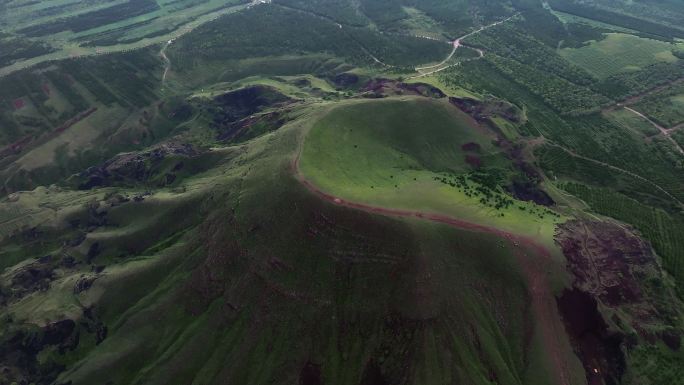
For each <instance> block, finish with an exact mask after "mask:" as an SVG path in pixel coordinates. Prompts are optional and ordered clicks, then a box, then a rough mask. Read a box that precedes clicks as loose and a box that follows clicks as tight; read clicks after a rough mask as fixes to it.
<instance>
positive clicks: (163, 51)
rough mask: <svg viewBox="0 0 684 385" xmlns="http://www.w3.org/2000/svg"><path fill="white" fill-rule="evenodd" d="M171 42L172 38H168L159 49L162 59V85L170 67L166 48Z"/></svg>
mask: <svg viewBox="0 0 684 385" xmlns="http://www.w3.org/2000/svg"><path fill="white" fill-rule="evenodd" d="M171 43H173V39H171V40H169V41H167V42H166V44H164V46H163V47H162V49H161V50H160V51H159V56H161V58H162V60H163V61H164V73H163V74H162V85H163V84H164V82H165V81H166V75H167V74H168V73H169V70H170V69H171V60H170V59H169V57H168V56H166V49H167V48H169V46H170V45H171Z"/></svg>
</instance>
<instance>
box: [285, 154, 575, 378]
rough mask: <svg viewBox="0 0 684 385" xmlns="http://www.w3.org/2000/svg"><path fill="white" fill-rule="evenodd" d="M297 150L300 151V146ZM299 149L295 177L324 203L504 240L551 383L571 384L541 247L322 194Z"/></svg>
mask: <svg viewBox="0 0 684 385" xmlns="http://www.w3.org/2000/svg"><path fill="white" fill-rule="evenodd" d="M301 147H302V148H303V145H302V146H301ZM302 148H300V150H299V151H298V154H297V155H296V157H295V159H294V160H293V162H292V169H293V172H294V174H295V177H296V179H297V180H298V181H299V182H300V183H301V184H302V185H303V186H304V187H306V189H307V190H309V191H310V192H311V193H313V194H314V195H316V196H318V197H319V198H321V199H323V200H325V201H327V202H330V203H333V204H335V205H337V206H342V207H348V208H351V209H356V210H362V211H366V212H370V213H374V214H379V215H384V216H389V217H396V218H415V219H419V220H426V221H431V222H435V223H441V224H445V225H447V226H451V227H454V228H457V229H461V230H467V231H478V232H483V233H488V234H493V235H496V236H499V237H501V238H504V239H506V240H507V241H508V242H509V243H510V244H511V245H512V246H513V248H514V250H515V256H516V259H517V260H518V263H519V265H520V268H521V271H522V273H523V275H524V276H525V279H526V281H527V284H528V290H529V294H530V297H531V301H532V303H531V305H532V313H533V316H534V319H535V320H536V321H537V322H536V327H537V328H538V330H537V332H538V333H539V335H540V337H541V340H542V343H543V345H544V349H545V353H547V354H548V359H549V360H550V364H551V365H552V370H553V373H552V375H553V376H554V378H553V383H554V384H558V385H571V384H572V382H571V380H570V378H571V374H570V369H569V367H568V363H567V355H566V354H564V352H566V351H568V350H567V346H569V345H568V343H567V337H566V336H567V335H566V333H565V330H564V327H563V323H562V320H561V319H560V316H559V315H558V311H557V305H556V300H555V296H554V294H553V292H552V291H551V286H550V282H549V281H548V271H549V266H550V265H551V264H552V258H551V253H550V252H549V250H548V249H547V248H546V247H545V246H544V245H542V244H541V243H539V242H537V241H536V240H535V239H534V238H532V237H529V236H523V235H520V234H514V233H511V232H508V231H504V230H501V229H498V228H496V227H492V226H486V225H482V224H478V223H474V222H469V221H465V220H463V219H459V218H456V217H451V216H448V215H443V214H436V213H429V212H422V211H413V210H404V209H393V208H386V207H380V206H373V205H369V204H365V203H359V202H353V201H349V200H345V199H343V198H340V197H337V196H334V195H332V194H329V193H326V192H324V191H323V190H321V189H320V188H318V187H317V186H316V185H314V184H313V183H312V182H311V181H309V180H308V179H306V177H305V176H304V175H303V173H302V172H301V170H300V167H299V160H300V156H301V151H302ZM540 257H541V258H540Z"/></svg>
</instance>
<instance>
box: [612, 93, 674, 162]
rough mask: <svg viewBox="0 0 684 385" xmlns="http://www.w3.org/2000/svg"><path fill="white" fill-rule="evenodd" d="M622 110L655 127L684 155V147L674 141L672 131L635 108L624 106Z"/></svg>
mask: <svg viewBox="0 0 684 385" xmlns="http://www.w3.org/2000/svg"><path fill="white" fill-rule="evenodd" d="M618 106H620V104H618ZM622 108H624V109H625V110H627V111H629V112H631V113H633V114H635V115H637V116H639V117H641V118H642V119H644V120H645V121H647V122H649V123H650V124H651V125H652V126H653V127H655V128H657V129H658V131H660V133H661V134H663V136H664V137H666V138H667V139H669V140H670V142H671V143H672V145H673V146H674V148H676V149H677V151H678V152H679V153H680V154H682V155H684V150H683V149H682V147H681V146H680V145H679V143H677V141H675V140H674V139H672V137H671V136H670V130H668V129H667V128H665V127H663V126H661V125H660V124H658V123H656V122H654V121H653V120H651V119H650V118H649V117H647V116H646V115H644V114H642V113H641V112H639V111H637V110H635V109H633V108H631V107H628V106H622Z"/></svg>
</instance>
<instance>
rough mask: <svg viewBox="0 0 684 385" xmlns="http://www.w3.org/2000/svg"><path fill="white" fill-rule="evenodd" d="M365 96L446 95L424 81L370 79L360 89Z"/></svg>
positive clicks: (440, 96)
mask: <svg viewBox="0 0 684 385" xmlns="http://www.w3.org/2000/svg"><path fill="white" fill-rule="evenodd" d="M361 91H362V92H364V93H365V94H364V96H366V97H376V98H379V97H385V96H391V95H416V96H423V97H426V98H436V99H439V98H443V97H445V96H446V95H445V94H444V92H442V90H440V89H439V88H437V87H435V86H432V85H430V84H426V83H402V82H398V81H396V80H392V79H382V78H379V79H372V80H370V81H368V82H367V83H366V84H365V85H364V87H363V88H362V89H361Z"/></svg>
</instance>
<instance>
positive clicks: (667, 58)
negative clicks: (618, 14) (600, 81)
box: [559, 33, 678, 78]
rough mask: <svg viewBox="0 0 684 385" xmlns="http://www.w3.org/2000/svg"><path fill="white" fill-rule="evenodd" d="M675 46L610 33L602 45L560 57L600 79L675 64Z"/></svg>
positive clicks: (597, 43)
mask: <svg viewBox="0 0 684 385" xmlns="http://www.w3.org/2000/svg"><path fill="white" fill-rule="evenodd" d="M673 49H674V46H673V44H669V43H665V42H662V41H658V40H653V39H645V38H641V37H637V36H634V35H628V34H624V33H608V34H606V37H605V38H604V39H602V40H600V41H593V42H591V43H590V44H588V45H586V46H584V47H581V48H563V49H561V50H560V51H559V53H560V54H561V55H562V56H563V57H564V58H566V59H567V60H569V61H571V62H572V63H574V64H576V65H578V66H580V67H582V68H584V69H585V70H587V71H588V72H590V73H591V74H593V75H595V76H596V77H598V78H606V77H608V76H610V75H615V74H617V73H621V72H629V71H637V70H639V69H641V68H644V67H646V66H648V65H649V64H653V63H657V62H666V63H672V62H676V61H677V60H678V59H677V58H676V57H675V56H674V55H673V54H672V50H673Z"/></svg>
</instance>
